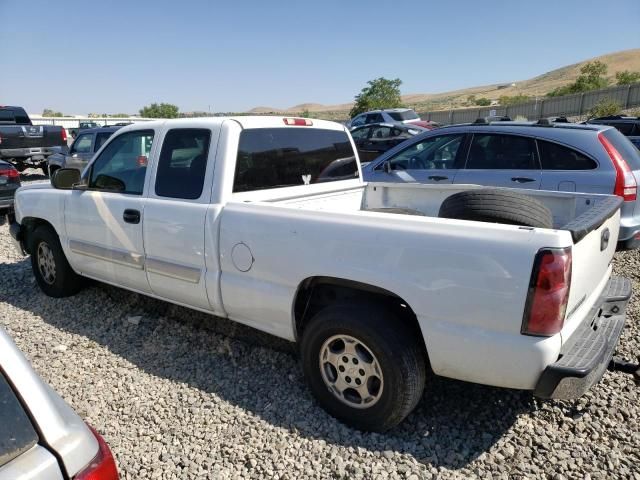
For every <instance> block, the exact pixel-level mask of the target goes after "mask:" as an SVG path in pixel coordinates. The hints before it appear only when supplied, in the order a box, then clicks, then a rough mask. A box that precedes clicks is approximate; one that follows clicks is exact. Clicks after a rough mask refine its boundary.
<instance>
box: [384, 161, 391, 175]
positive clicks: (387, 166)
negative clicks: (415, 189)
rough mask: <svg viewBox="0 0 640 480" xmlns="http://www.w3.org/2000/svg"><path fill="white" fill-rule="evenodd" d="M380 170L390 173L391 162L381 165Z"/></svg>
mask: <svg viewBox="0 0 640 480" xmlns="http://www.w3.org/2000/svg"><path fill="white" fill-rule="evenodd" d="M382 169H383V170H384V172H385V173H391V170H393V169H392V168H391V162H390V161H389V160H387V161H386V162H384V163H383V164H382Z"/></svg>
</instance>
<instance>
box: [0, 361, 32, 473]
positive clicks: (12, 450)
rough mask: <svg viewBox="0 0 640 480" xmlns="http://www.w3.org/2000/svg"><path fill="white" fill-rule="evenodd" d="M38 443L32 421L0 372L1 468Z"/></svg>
mask: <svg viewBox="0 0 640 480" xmlns="http://www.w3.org/2000/svg"><path fill="white" fill-rule="evenodd" d="M37 442H38V434H37V433H36V431H35V429H34V428H33V425H32V424H31V420H29V417H28V416H27V414H26V413H25V411H24V410H23V408H22V405H21V404H20V401H19V400H18V399H17V398H16V395H15V393H13V390H12V388H11V385H9V383H8V382H7V380H6V379H5V378H4V376H3V375H2V372H0V467H1V466H2V465H5V464H6V463H9V462H10V461H11V460H13V459H14V458H16V457H19V456H20V455H22V454H23V453H24V452H26V451H27V450H29V449H30V448H31V447H33V446H34V445H35V444H36V443H37Z"/></svg>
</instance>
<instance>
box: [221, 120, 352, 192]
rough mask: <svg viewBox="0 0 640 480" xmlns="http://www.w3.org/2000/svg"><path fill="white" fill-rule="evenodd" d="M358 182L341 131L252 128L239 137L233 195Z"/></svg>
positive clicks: (349, 145) (350, 151)
mask: <svg viewBox="0 0 640 480" xmlns="http://www.w3.org/2000/svg"><path fill="white" fill-rule="evenodd" d="M354 178H358V165H357V163H356V158H355V154H354V152H353V148H352V147H351V142H350V141H349V137H348V136H347V134H346V132H344V131H343V130H322V129H318V128H255V129H249V130H243V131H242V133H240V144H239V146H238V158H237V162H236V172H235V179H234V183H233V191H234V192H247V191H250V190H262V189H267V188H280V187H291V186H295V185H305V184H310V183H323V182H333V181H337V180H349V179H354Z"/></svg>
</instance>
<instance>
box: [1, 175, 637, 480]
mask: <svg viewBox="0 0 640 480" xmlns="http://www.w3.org/2000/svg"><path fill="white" fill-rule="evenodd" d="M27 178H30V179H34V178H35V179H38V178H40V177H37V176H35V175H30V176H28V177H27ZM616 272H617V273H618V274H621V275H626V276H629V277H631V278H632V279H633V281H634V288H635V291H636V294H635V295H634V297H633V298H632V301H631V304H630V308H629V311H628V323H627V327H626V329H625V331H624V333H623V336H622V340H621V343H620V346H619V352H618V353H619V354H620V355H622V356H625V357H627V358H633V355H634V354H636V353H640V327H639V322H638V318H639V317H640V303H639V301H638V298H639V297H638V292H640V273H639V272H640V252H624V253H619V254H617V255H616ZM0 326H2V327H3V328H5V329H6V330H7V331H8V332H9V333H10V334H11V335H12V336H13V338H14V339H15V341H16V343H17V344H18V346H19V347H20V348H21V349H22V350H23V352H25V354H26V355H27V357H28V358H29V359H30V360H31V362H32V363H33V365H34V367H35V369H36V371H37V372H38V373H39V374H40V375H41V376H42V377H43V378H44V379H45V380H46V381H47V382H49V383H50V384H51V385H52V386H53V387H54V388H55V389H56V390H57V391H58V392H59V393H60V394H61V395H62V396H63V397H64V398H65V399H66V400H67V401H68V402H69V403H70V404H71V405H72V406H73V407H74V408H75V409H76V411H78V412H79V413H80V414H81V415H82V416H84V417H85V418H86V419H87V420H88V422H89V423H91V424H93V425H94V426H95V427H96V428H97V429H98V430H99V431H100V432H102V433H103V434H104V436H105V438H106V439H107V441H108V442H109V444H110V445H111V447H112V449H113V451H114V453H115V455H116V458H117V462H118V465H119V468H120V471H121V476H122V478H123V479H147V478H151V479H156V478H162V479H190V478H280V479H298V478H323V479H324V478H333V479H346V478H375V479H377V478H380V479H384V478H401V479H406V478H409V479H420V478H471V477H482V478H557V479H562V478H577V479H587V478H591V479H596V478H602V479H609V478H632V479H635V480H640V451H639V448H640V447H639V446H640V401H639V400H640V389H638V388H636V387H635V386H634V384H633V381H632V379H631V377H630V376H629V375H623V374H620V373H609V372H607V373H605V375H604V378H603V380H602V382H601V383H600V384H599V385H597V386H596V387H595V388H594V389H592V391H590V392H589V393H588V394H586V395H585V396H584V397H583V398H581V399H580V400H578V401H575V402H560V401H540V400H537V399H534V398H532V396H531V395H530V394H528V393H526V392H518V391H511V390H504V389H497V388H490V387H483V386H479V385H473V384H466V383H463V382H457V381H452V380H446V379H434V380H432V381H431V383H430V385H429V386H428V390H429V392H430V393H429V395H428V396H425V398H424V399H423V401H422V402H421V404H420V405H419V406H418V408H417V410H416V411H415V412H414V413H413V414H412V415H411V416H410V417H409V418H408V419H407V420H406V421H405V422H403V423H402V424H401V425H400V426H399V427H397V428H395V429H394V430H392V431H391V432H389V433H387V434H385V435H380V434H363V433H360V432H358V431H355V430H352V429H349V428H347V427H345V426H344V425H342V424H340V423H339V422H337V421H336V420H334V419H333V418H332V417H330V416H329V415H327V414H326V413H324V411H323V410H321V409H320V408H319V407H318V406H317V405H316V404H315V402H314V400H313V399H312V397H311V395H310V394H309V392H308V391H307V389H306V387H305V385H304V382H303V378H302V372H301V369H300V366H299V364H298V361H297V357H296V354H295V349H294V348H293V347H292V346H291V345H290V344H288V343H287V342H283V341H280V340H278V339H274V338H273V337H269V336H267V335H264V334H261V333H259V332H256V331H254V330H251V329H249V328H245V327H242V326H239V325H236V324H233V323H232V322H228V321H225V320H220V319H213V318H211V317H208V316H206V315H201V314H199V313H195V312H192V311H189V310H186V309H183V308H180V307H176V306H171V305H168V304H165V303H162V302H158V301H155V300H152V299H148V298H145V297H143V296H140V295H136V294H133V293H129V292H126V291H124V290H120V289H117V288H113V287H109V286H105V285H100V284H96V283H92V282H90V283H88V285H87V288H86V289H84V290H83V291H82V292H81V293H80V294H79V295H77V296H75V297H72V298H68V299H52V298H48V297H46V296H44V295H43V294H42V293H41V292H40V290H39V289H38V287H37V286H36V284H35V282H34V280H33V276H32V274H31V269H30V264H29V261H28V259H23V258H21V257H19V256H17V255H16V253H15V252H14V250H13V248H12V245H11V242H10V238H9V233H8V229H7V227H6V226H4V227H0Z"/></svg>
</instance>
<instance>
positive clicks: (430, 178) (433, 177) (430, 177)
mask: <svg viewBox="0 0 640 480" xmlns="http://www.w3.org/2000/svg"><path fill="white" fill-rule="evenodd" d="M427 178H428V179H429V180H435V181H436V182H439V181H440V180H449V177H445V176H444V175H429V176H428V177H427Z"/></svg>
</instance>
